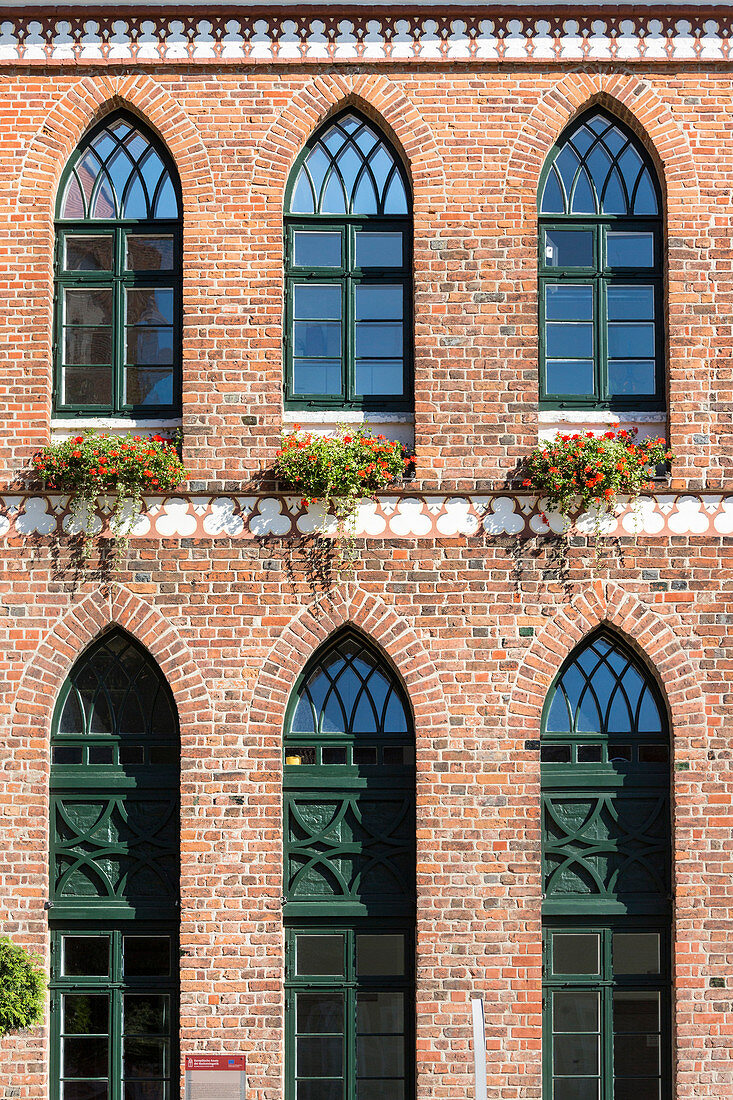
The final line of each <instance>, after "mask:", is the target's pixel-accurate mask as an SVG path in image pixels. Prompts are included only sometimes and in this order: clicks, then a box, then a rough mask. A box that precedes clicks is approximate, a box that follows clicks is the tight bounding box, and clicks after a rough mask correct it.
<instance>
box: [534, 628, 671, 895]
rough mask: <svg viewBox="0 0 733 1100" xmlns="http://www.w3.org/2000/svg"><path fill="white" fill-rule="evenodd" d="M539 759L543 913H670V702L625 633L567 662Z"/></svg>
mask: <svg viewBox="0 0 733 1100" xmlns="http://www.w3.org/2000/svg"><path fill="white" fill-rule="evenodd" d="M541 761H542V763H541V769H542V802H543V822H542V825H543V845H542V860H543V884H544V896H545V902H544V911H545V912H546V913H554V912H557V913H561V912H577V906H581V907H584V911H586V912H605V913H614V912H627V911H628V912H659V913H667V912H668V911H669V893H670V840H669V837H670V808H669V738H668V734H667V730H666V719H665V717H664V707H663V703H662V700H661V698H660V696H659V692H658V690H657V688H656V685H655V684H654V683H653V681H652V680H651V678H650V677H649V675H648V674H647V672H646V670H645V669H644V668H643V666H642V665H641V663H640V662H639V660H638V658H636V657H635V656H634V655H633V654H632V653H631V651H630V650H629V649H628V648H627V647H626V646H625V645H624V644H623V643H622V642H621V641H620V639H617V638H616V637H614V636H613V635H610V634H608V633H606V632H603V631H602V632H600V633H597V634H595V635H593V636H592V637H590V638H589V639H587V640H586V641H585V642H584V643H583V644H582V645H581V646H580V647H579V648H578V649H577V650H576V651H575V652H574V653H573V654H572V655H571V657H570V658H569V659H568V661H566V662H565V664H564V665H563V668H562V669H561V671H560V674H559V676H558V677H557V680H556V682H555V684H554V685H553V687H552V688H551V690H550V692H549V693H548V697H547V701H546V703H545V710H544V716H543V736H542V747H541ZM568 907H569V908H568Z"/></svg>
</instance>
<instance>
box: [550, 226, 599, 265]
mask: <svg viewBox="0 0 733 1100" xmlns="http://www.w3.org/2000/svg"><path fill="white" fill-rule="evenodd" d="M545 267H593V230H592V229H548V230H547V231H546V233H545Z"/></svg>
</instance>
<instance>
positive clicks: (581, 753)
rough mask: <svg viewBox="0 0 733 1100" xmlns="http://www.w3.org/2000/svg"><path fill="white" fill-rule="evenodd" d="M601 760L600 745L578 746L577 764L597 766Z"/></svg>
mask: <svg viewBox="0 0 733 1100" xmlns="http://www.w3.org/2000/svg"><path fill="white" fill-rule="evenodd" d="M600 760H601V746H600V745H578V763H579V764H597V763H599V762H600Z"/></svg>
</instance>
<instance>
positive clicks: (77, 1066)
mask: <svg viewBox="0 0 733 1100" xmlns="http://www.w3.org/2000/svg"><path fill="white" fill-rule="evenodd" d="M179 756H180V747H179V734H178V718H177V714H176V708H175V704H174V702H173V698H172V695H171V692H170V689H169V688H168V685H167V683H166V681H165V679H164V677H163V675H162V673H161V671H160V669H159V668H158V666H157V665H156V663H155V662H154V661H153V660H152V658H151V657H150V655H149V654H148V653H147V652H146V651H145V650H144V649H143V648H142V647H141V646H139V645H138V644H137V643H136V642H135V641H133V639H132V638H130V637H129V635H127V634H125V633H124V632H123V631H121V630H112V631H110V632H109V633H107V634H104V635H103V636H102V637H101V638H100V639H99V640H98V641H97V642H95V643H94V644H93V645H92V646H90V648H89V649H88V650H87V651H86V653H84V654H83V655H82V656H81V657H80V658H79V660H78V661H77V662H76V664H75V665H74V667H73V669H72V671H71V673H70V674H69V677H68V679H67V681H66V683H65V684H64V687H63V688H62V691H61V694H60V696H59V700H58V703H57V705H56V710H55V712H54V719H53V728H52V736H51V784H50V785H51V830H50V834H51V836H50V847H51V851H50V856H51V859H50V862H51V890H50V910H49V916H50V925H51V941H52V973H51V1007H52V1031H53V1066H54V1070H53V1086H54V1087H53V1091H52V1095H53V1096H54V1097H57V1098H59V1100H82V1098H91V1097H100V1098H101V1097H105V1098H106V1100H126V1098H129V1097H133V1096H135V1097H136V1096H146V1097H147V1096H150V1097H153V1096H155V1097H166V1096H169V1095H172V1093H173V1091H174V1086H175V1087H177V1082H178V1051H177V1041H176V1036H177V1019H178V969H177V954H178V952H177V942H178V899H179V832H180V827H179Z"/></svg>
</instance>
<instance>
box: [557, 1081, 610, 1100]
mask: <svg viewBox="0 0 733 1100" xmlns="http://www.w3.org/2000/svg"><path fill="white" fill-rule="evenodd" d="M598 1088H599V1082H598V1079H597V1078H596V1077H561V1078H558V1079H557V1080H556V1081H555V1083H554V1085H553V1089H552V1097H553V1100H598Z"/></svg>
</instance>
